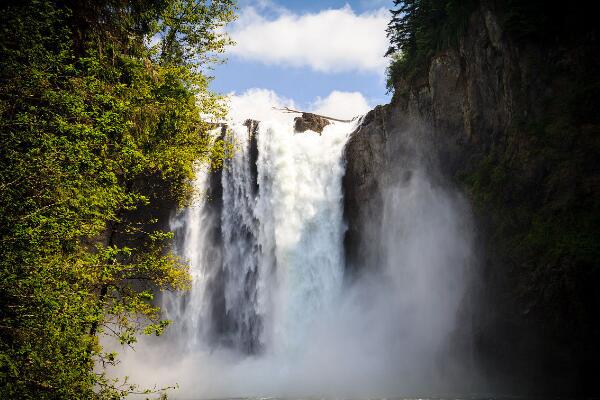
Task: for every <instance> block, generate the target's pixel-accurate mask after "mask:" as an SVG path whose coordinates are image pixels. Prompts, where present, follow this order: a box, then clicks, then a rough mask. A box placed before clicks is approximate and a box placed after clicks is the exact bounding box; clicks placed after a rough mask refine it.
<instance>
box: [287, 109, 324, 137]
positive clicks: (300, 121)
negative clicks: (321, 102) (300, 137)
mask: <svg viewBox="0 0 600 400" xmlns="http://www.w3.org/2000/svg"><path fill="white" fill-rule="evenodd" d="M329 124H330V122H329V121H328V120H327V119H326V118H323V117H321V116H319V115H316V114H311V113H302V116H301V117H296V118H294V131H296V132H298V133H299V132H305V131H308V130H310V131H314V132H317V133H322V132H323V129H324V128H325V127H326V126H327V125H329Z"/></svg>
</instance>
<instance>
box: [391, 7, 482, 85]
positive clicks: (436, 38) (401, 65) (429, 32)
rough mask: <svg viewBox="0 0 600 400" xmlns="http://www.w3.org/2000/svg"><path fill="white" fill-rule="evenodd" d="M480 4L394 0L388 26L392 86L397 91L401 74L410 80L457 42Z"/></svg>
mask: <svg viewBox="0 0 600 400" xmlns="http://www.w3.org/2000/svg"><path fill="white" fill-rule="evenodd" d="M477 4H478V2H477V0H462V1H461V0H407V1H402V0H394V8H393V9H392V10H390V12H391V14H392V18H391V20H390V22H389V24H388V28H387V36H388V38H389V40H390V48H389V49H388V51H387V53H386V55H387V56H391V63H390V66H389V67H388V71H387V75H388V81H387V86H388V89H389V90H390V91H393V90H394V84H395V82H396V81H397V80H398V79H400V78H404V79H407V80H410V79H411V78H413V77H414V76H415V75H416V74H418V73H422V72H424V71H425V70H426V66H427V65H428V63H429V61H430V60H431V57H432V56H433V55H434V54H435V53H436V52H438V51H440V50H442V49H445V48H447V47H449V46H456V45H457V44H458V38H459V37H460V35H461V34H462V33H464V31H465V29H466V26H467V22H468V17H469V15H470V14H471V12H472V11H473V10H474V9H475V6H476V5H477Z"/></svg>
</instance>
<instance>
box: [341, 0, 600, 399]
mask: <svg viewBox="0 0 600 400" xmlns="http://www.w3.org/2000/svg"><path fill="white" fill-rule="evenodd" d="M503 17H504V15H503V14H502V11H501V10H497V9H494V3H493V2H486V1H483V2H481V5H480V6H479V7H478V8H477V9H476V10H475V11H474V12H473V13H472V15H471V16H470V18H469V22H468V26H467V28H466V31H465V33H464V34H463V35H462V36H461V37H460V40H459V44H458V45H457V46H455V47H451V48H448V49H446V50H443V51H440V52H438V53H437V54H436V55H435V56H433V57H432V59H431V61H430V62H429V64H428V65H427V66H426V67H425V68H424V69H422V70H419V71H417V72H416V73H415V74H414V75H413V77H412V78H410V79H403V78H402V77H396V80H395V94H394V97H393V99H392V102H391V104H389V105H386V106H382V107H377V108H376V109H374V110H373V111H371V112H370V113H368V114H367V115H366V116H365V118H364V120H363V122H362V124H361V125H360V126H359V127H358V129H357V130H356V131H355V132H354V133H353V134H352V136H351V138H350V140H349V142H348V143H347V146H346V150H345V157H346V163H347V168H346V175H345V177H344V180H343V185H344V193H345V197H344V205H345V210H344V213H345V216H346V220H347V224H348V230H347V233H346V237H345V252H346V258H347V261H348V264H349V265H350V266H351V267H353V268H354V269H355V270H356V273H366V270H368V269H369V268H376V267H377V264H378V260H377V254H376V253H374V252H373V251H372V250H371V249H372V248H373V246H371V245H370V243H372V242H373V241H377V240H378V239H377V235H380V234H381V233H380V232H379V231H378V230H377V227H378V226H379V224H380V222H381V218H382V208H383V203H382V196H383V192H384V191H385V188H386V187H387V185H388V184H392V185H393V184H397V182H398V180H400V179H403V178H402V177H401V176H398V174H397V173H395V171H397V170H398V169H399V168H398V167H399V165H400V164H402V163H406V162H409V163H410V162H411V161H410V160H411V159H413V160H414V159H415V158H419V159H420V160H421V162H422V163H423V164H424V165H425V166H426V168H429V169H431V171H433V174H434V175H436V174H437V176H439V177H440V178H442V177H443V178H444V179H450V180H453V181H454V182H455V183H457V184H458V185H459V186H460V187H462V188H463V189H464V192H465V193H466V194H467V195H468V197H469V199H470V201H471V202H472V204H473V208H474V212H475V214H476V215H475V217H476V220H477V225H478V232H477V234H478V242H479V247H480V248H481V254H480V260H479V262H478V264H477V265H476V266H474V267H473V268H475V269H476V274H477V277H478V278H477V279H476V280H475V283H474V284H473V286H472V288H471V293H470V295H469V297H470V300H466V301H465V303H469V302H475V304H476V306H477V307H476V313H475V315H474V317H473V324H474V326H473V329H474V332H475V340H474V344H473V346H474V347H473V357H474V360H475V362H476V364H477V369H478V370H480V371H483V373H484V375H486V374H487V373H489V376H488V377H490V376H492V375H494V379H495V380H496V381H495V382H496V383H497V384H498V387H499V388H506V387H511V388H519V389H523V388H525V390H531V391H532V392H536V393H553V394H555V395H556V394H558V393H587V394H589V393H591V392H592V391H593V390H595V389H594V379H595V378H594V377H593V371H597V367H596V366H595V363H596V362H597V359H598V357H600V342H598V340H597V339H598V337H600V319H599V318H598V315H600V306H599V305H600V294H599V293H600V292H599V291H598V290H597V287H598V285H600V268H598V262H599V261H598V258H599V257H600V253H599V252H598V237H600V231H599V230H598V227H599V226H600V206H599V199H600V185H598V184H597V182H600V174H599V168H598V161H597V160H598V149H599V147H598V137H600V134H599V121H598V118H597V115H598V113H597V107H598V98H599V97H600V94H599V93H598V85H597V82H599V81H600V78H599V77H598V71H600V65H599V64H600V62H599V61H598V57H597V54H598V46H597V41H596V39H594V38H593V37H592V36H589V35H588V36H583V35H581V34H579V33H577V32H571V33H570V34H569V35H566V34H565V35H564V36H560V35H558V36H556V37H558V38H559V39H556V40H558V41H559V43H558V45H557V43H555V42H552V41H548V42H545V41H542V40H527V39H523V38H522V37H519V38H517V37H513V36H512V35H511V33H510V32H507V31H504V30H503V27H502V23H501V21H502V20H503ZM552 40H555V39H552ZM424 148H427V149H428V151H423V149H424ZM407 152H409V153H410V152H414V153H415V154H412V155H411V156H410V157H408V160H407V157H406V155H407ZM404 169H406V168H404ZM440 181H443V179H440ZM593 182H596V183H593ZM593 221H595V222H593Z"/></svg>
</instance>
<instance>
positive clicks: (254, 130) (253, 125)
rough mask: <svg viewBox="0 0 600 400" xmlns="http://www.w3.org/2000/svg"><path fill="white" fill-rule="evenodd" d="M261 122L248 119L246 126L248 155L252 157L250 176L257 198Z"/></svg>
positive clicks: (253, 191)
mask: <svg viewBox="0 0 600 400" xmlns="http://www.w3.org/2000/svg"><path fill="white" fill-rule="evenodd" d="M259 124H260V122H259V121H256V120H254V119H247V120H246V121H245V122H244V125H245V126H246V127H247V128H248V137H249V138H250V140H249V141H248V146H249V149H248V154H249V155H250V175H251V177H252V193H253V194H254V195H255V196H256V195H257V194H258V167H257V166H256V161H257V160H258V125H259Z"/></svg>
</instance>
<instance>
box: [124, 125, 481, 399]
mask: <svg viewBox="0 0 600 400" xmlns="http://www.w3.org/2000/svg"><path fill="white" fill-rule="evenodd" d="M356 127H357V124H356V123H333V124H330V125H329V126H327V127H325V130H324V131H323V133H322V135H319V134H317V133H315V132H312V131H307V132H304V133H295V132H294V130H293V123H292V121H291V118H287V117H279V118H276V119H274V120H273V121H261V122H259V123H258V125H257V124H256V123H255V122H253V121H247V123H246V124H245V125H243V124H233V125H231V126H230V134H229V135H228V138H229V140H231V141H232V143H233V144H234V147H235V149H236V151H235V152H234V156H233V158H231V159H229V160H227V162H226V163H225V165H224V166H223V168H222V171H220V172H210V173H208V172H206V171H203V170H202V171H200V173H199V174H198V179H197V182H196V189H197V191H198V194H197V197H196V199H195V201H194V204H193V205H192V206H191V207H189V208H188V209H187V210H185V211H184V212H182V213H181V214H180V215H178V216H177V217H175V218H174V219H173V221H172V228H173V230H174V231H175V234H176V242H177V248H176V251H177V252H178V253H179V254H181V255H182V256H183V257H185V258H186V259H188V260H189V262H190V266H191V274H192V277H193V287H192V290H191V291H190V292H189V293H186V294H177V293H167V294H165V295H164V296H163V299H162V302H163V309H164V312H165V313H166V315H165V317H166V318H168V319H171V320H173V325H172V326H171V327H170V328H169V329H168V332H167V333H166V335H164V336H163V337H159V338H148V339H145V340H143V341H142V342H141V343H139V344H138V346H137V348H136V352H130V351H129V352H125V354H124V357H123V358H124V360H123V364H122V366H121V368H122V369H123V370H124V372H125V373H126V374H127V375H129V376H130V377H131V379H132V380H133V381H136V382H140V383H142V384H146V385H154V384H158V385H159V386H160V385H172V384H174V383H178V384H179V386H180V389H179V390H176V391H174V392H173V393H172V394H171V395H170V396H173V397H174V398H192V399H194V398H215V397H220V398H222V397H248V396H370V397H373V396H392V395H395V396H398V395H410V394H440V393H442V391H445V392H448V391H451V390H456V389H457V387H458V388H461V390H464V389H465V387H464V379H463V377H464V375H463V374H465V373H466V372H468V371H467V370H466V367H467V366H468V362H465V360H468V357H465V354H464V353H465V352H464V351H463V349H464V348H466V347H468V346H466V347H465V346H464V345H462V344H461V343H463V342H461V340H458V339H456V337H457V334H456V332H462V331H464V329H462V328H461V329H457V328H459V322H460V324H464V323H466V322H465V321H462V320H461V319H459V318H458V315H459V310H461V309H463V308H464V303H465V300H464V293H465V287H466V283H465V282H466V278H467V276H466V271H467V267H468V264H469V263H470V262H471V261H470V259H471V239H470V235H469V231H470V228H469V221H468V217H466V215H468V213H466V212H464V205H463V203H462V201H461V200H460V196H457V195H455V194H453V193H451V192H449V191H448V190H445V189H442V188H441V187H439V186H437V185H435V184H434V183H432V180H431V179H430V178H429V177H428V173H426V172H425V170H424V169H422V168H420V167H419V165H416V164H414V163H404V164H403V165H405V167H402V168H396V170H398V171H397V172H394V174H393V175H398V177H401V178H398V179H395V178H394V177H393V176H392V177H391V178H390V179H389V182H390V183H389V187H387V188H386V189H385V193H383V198H384V207H383V209H382V210H381V212H382V213H383V216H384V218H383V221H384V222H383V224H381V225H380V226H365V227H364V229H365V233H366V234H367V235H368V234H369V232H370V231H377V232H376V233H377V234H374V235H373V238H374V240H373V243H372V246H373V249H375V251H376V252H377V253H378V254H379V255H380V257H378V260H379V265H377V266H375V267H373V266H370V267H369V266H363V268H362V270H361V271H360V273H355V274H354V276H349V273H348V269H347V267H346V265H345V260H344V247H343V246H344V233H345V230H346V226H345V222H344V216H343V214H344V212H343V190H342V177H343V175H344V157H343V151H344V145H345V143H346V141H347V139H348V137H349V136H350V133H351V132H352V131H354V130H355V129H356ZM407 168H410V171H409V173H408V174H407V171H406V169H407ZM403 169H404V170H403ZM359 267H360V266H359ZM369 268H370V269H369ZM457 343H458V344H457ZM457 349H460V350H457ZM121 372H123V371H121Z"/></svg>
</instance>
